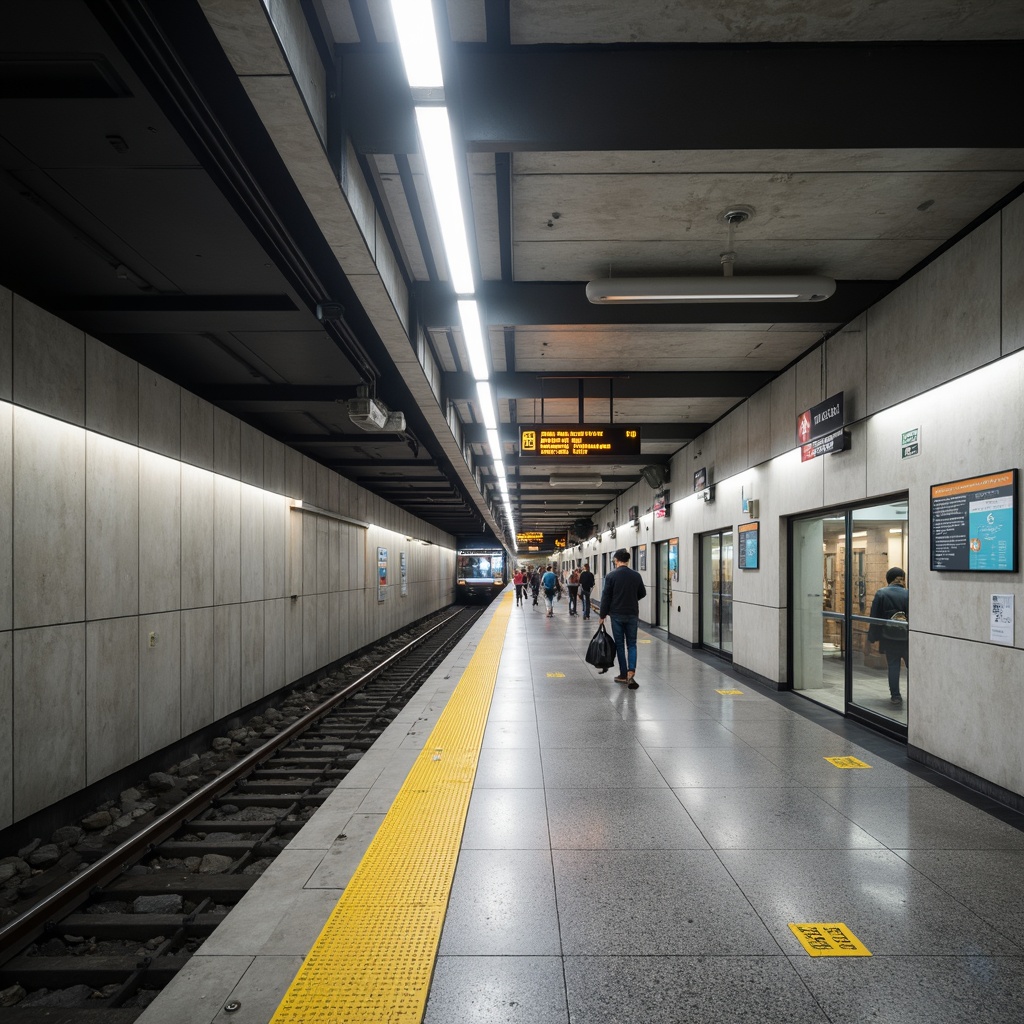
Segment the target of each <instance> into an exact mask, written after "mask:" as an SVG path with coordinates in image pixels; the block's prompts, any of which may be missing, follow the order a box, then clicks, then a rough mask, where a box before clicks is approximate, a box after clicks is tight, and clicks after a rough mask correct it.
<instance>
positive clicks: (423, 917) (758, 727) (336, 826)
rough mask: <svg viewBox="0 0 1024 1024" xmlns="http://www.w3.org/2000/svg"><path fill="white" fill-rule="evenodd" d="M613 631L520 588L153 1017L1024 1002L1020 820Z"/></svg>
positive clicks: (527, 1016)
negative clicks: (629, 657) (595, 649)
mask: <svg viewBox="0 0 1024 1024" xmlns="http://www.w3.org/2000/svg"><path fill="white" fill-rule="evenodd" d="M596 625H597V622H596V617H595V618H592V619H591V620H590V621H584V620H583V618H582V617H579V616H578V617H574V618H570V617H569V616H568V610H567V607H566V602H565V601H562V602H560V603H559V604H558V605H557V606H556V613H555V616H554V618H547V617H546V616H545V614H544V609H543V606H542V605H541V607H537V608H534V607H531V606H530V605H529V603H528V601H527V602H526V603H524V605H523V606H522V607H516V606H515V602H514V598H513V596H512V595H511V594H506V595H503V597H502V598H501V599H500V600H498V601H497V602H495V604H493V605H492V606H491V607H490V608H489V609H488V611H487V612H486V614H485V615H484V616H483V617H482V619H481V620H480V621H479V622H478V623H477V624H476V626H475V627H474V628H473V630H472V631H471V633H470V634H469V635H467V637H466V638H464V639H463V641H462V642H461V643H460V644H459V645H458V647H457V648H456V650H455V651H453V652H452V654H451V655H450V656H449V658H448V659H447V660H446V662H445V663H444V665H442V666H441V668H440V669H438V671H437V672H436V673H435V674H434V675H433V677H432V678H431V680H430V681H429V682H428V684H426V685H425V686H424V687H423V688H422V689H421V690H420V692H419V693H418V694H417V697H416V699H415V700H414V701H413V703H412V704H410V705H409V706H408V707H407V708H406V709H405V710H404V711H403V712H402V713H401V715H399V717H398V718H397V719H396V720H395V721H394V722H393V723H392V725H391V726H390V727H389V729H388V730H387V731H386V733H385V734H384V735H383V736H382V737H381V739H380V740H379V741H378V743H376V744H375V745H374V747H373V748H372V749H371V750H370V751H369V752H368V753H367V754H366V755H365V756H364V757H363V759H362V760H361V761H360V763H359V764H358V766H357V767H356V768H355V769H354V770H353V771H352V772H351V773H350V774H349V775H348V776H347V778H346V779H345V780H344V782H343V783H342V784H341V785H340V786H339V787H338V789H337V790H336V791H335V792H334V793H333V795H332V796H331V797H330V798H329V799H328V800H327V802H326V803H325V804H324V805H323V807H322V808H321V809H320V810H319V811H318V813H317V814H316V816H315V817H314V818H313V819H312V820H311V821H310V822H309V823H308V824H307V825H306V826H305V827H304V828H303V830H302V831H301V832H300V833H299V835H298V836H297V837H296V839H295V840H294V841H293V842H292V843H291V845H290V846H289V848H288V849H287V850H286V851H284V853H283V854H282V855H281V856H280V857H279V858H278V859H277V860H276V861H275V862H274V864H273V865H272V866H271V868H270V869H269V870H268V871H267V872H266V873H265V874H264V875H263V876H262V877H261V878H260V880H259V882H258V883H257V884H256V886H254V888H253V889H252V890H251V892H250V893H248V894H247V895H246V897H245V898H244V899H243V901H242V902H241V903H240V904H239V906H238V907H237V908H236V909H235V910H234V911H233V912H232V913H231V915H230V916H229V918H228V919H227V921H226V922H225V924H224V925H222V926H221V927H220V928H219V929H218V930H217V932H216V933H215V934H214V935H213V936H212V937H211V938H210V939H209V940H208V941H207V942H206V944H205V945H204V946H203V947H202V948H201V949H200V950H199V952H198V953H197V954H196V955H195V956H194V957H193V959H192V961H191V962H190V964H189V966H188V967H187V968H186V970H185V971H183V972H182V973H181V974H179V975H178V977H177V978H176V979H175V981H174V982H173V983H172V985H171V986H170V987H169V988H168V989H166V990H165V991H164V992H163V993H162V994H161V996H160V997H159V998H158V999H157V1000H156V1002H154V1003H153V1004H152V1005H151V1006H150V1007H149V1008H148V1009H147V1011H146V1012H145V1013H144V1014H143V1016H142V1017H141V1018H140V1020H141V1021H142V1022H143V1024H193V1022H195V1024H199V1022H202V1024H206V1022H210V1021H217V1022H226V1021H232V1022H245V1024H255V1022H260V1024H265V1022H267V1021H271V1020H274V1021H289V1022H292V1021H306V1022H326V1021H346V1022H347V1021H419V1020H420V1019H424V1020H426V1021H427V1022H428V1024H456V1022H459V1024H466V1022H499V1021H501V1022H513V1024H520V1022H522V1024H570V1022H571V1024H582V1022H586V1024H605V1022H608V1024H611V1022H616V1024H625V1022H630V1021H638V1022H639V1021H644V1022H656V1024H662V1022H684V1021H685V1022H687V1024H710V1022H715V1024H717V1022H722V1024H724V1022H730V1024H735V1022H739V1021H757V1022H759V1024H793V1022H796V1021H799V1022H801V1024H817V1022H822V1024H824V1022H829V1024H862V1022H865V1021H873V1022H878V1024H896V1022H903V1021H906V1022H910V1021H913V1022H915V1024H917V1022H921V1021H926V1022H929V1024H940V1022H941V1024H951V1022H960V1021H964V1022H967V1021H970V1022H972V1024H973V1022H974V1021H976V1020H978V1019H984V1020H986V1021H988V1022H994V1024H1010V1022H1019V1021H1021V1020H1024V938H1022V936H1024V819H1022V818H1021V816H1020V815H1017V814H1015V813H1014V812H1012V811H1009V810H1007V809H1005V808H1001V807H1000V806H998V805H994V804H990V803H988V802H987V801H986V800H985V799H984V798H982V797H979V796H976V795H975V794H972V793H971V792H969V791H968V790H965V789H962V788H959V787H958V786H956V785H955V784H953V783H950V782H948V781H947V780H945V779H943V778H942V777H941V776H938V775H936V774H934V773H932V772H931V771H929V770H928V769H926V768H924V767H922V766H920V765H918V764H915V763H914V762H912V761H910V760H908V759H907V757H906V754H905V750H904V748H903V747H902V746H901V745H900V744H898V743H896V742H895V741H890V740H888V739H886V738H883V737H880V736H878V735H876V734H874V733H871V732H870V731H868V730H866V729H864V728H862V727H860V726H858V725H856V724H854V723H849V722H846V721H844V720H843V719H841V718H840V717H838V716H836V715H834V714H833V713H832V712H830V711H827V710H825V709H823V708H821V707H819V706H817V705H815V704H813V703H811V702H809V701H807V700H805V699H803V698H801V697H799V696H797V695H795V694H789V693H782V694H775V693H770V692H768V691H766V690H763V689H761V688H760V687H758V686H756V685H755V684H752V683H750V682H747V681H745V680H743V679H742V677H740V676H738V675H736V674H735V673H733V672H732V670H731V668H730V667H729V666H728V665H727V664H725V663H722V662H718V661H715V660H713V659H710V658H708V657H705V656H703V655H701V654H695V653H692V652H689V651H686V650H682V649H679V648H677V647H675V646H674V645H671V644H669V643H667V642H666V641H665V640H664V639H661V638H659V636H658V635H657V634H654V633H648V632H644V631H641V633H640V643H639V660H638V666H637V680H638V681H639V683H640V687H639V689H637V690H628V689H627V688H626V687H625V686H624V685H622V684H617V683H615V682H614V681H613V677H614V675H615V671H614V670H612V671H610V672H608V673H607V674H605V675H599V674H598V673H597V672H596V671H595V670H594V669H592V668H591V667H590V666H588V665H587V664H586V663H585V662H584V661H583V652H584V650H585V648H586V645H587V642H588V641H589V639H590V636H591V635H592V633H593V631H594V629H595V628H596ZM474 735H476V739H474ZM830 758H833V759H835V761H831V760H828V759H830ZM435 797H436V799H435ZM440 805H443V806H440ZM463 825H464V827H463Z"/></svg>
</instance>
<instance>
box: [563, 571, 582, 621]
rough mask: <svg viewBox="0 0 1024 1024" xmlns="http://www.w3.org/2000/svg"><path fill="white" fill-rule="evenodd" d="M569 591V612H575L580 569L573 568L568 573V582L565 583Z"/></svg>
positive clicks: (572, 613)
mask: <svg viewBox="0 0 1024 1024" xmlns="http://www.w3.org/2000/svg"><path fill="white" fill-rule="evenodd" d="M566 587H567V588H568V591H569V614H570V615H575V614H576V595H577V594H579V592H580V571H579V569H573V571H572V572H571V573H570V575H569V582H568V583H566Z"/></svg>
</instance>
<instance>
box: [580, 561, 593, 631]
mask: <svg viewBox="0 0 1024 1024" xmlns="http://www.w3.org/2000/svg"><path fill="white" fill-rule="evenodd" d="M593 589H594V574H593V573H592V572H591V571H590V563H589V562H584V563H583V572H581V573H580V596H581V597H582V599H583V618H585V619H589V618H590V592H591V591H592V590H593Z"/></svg>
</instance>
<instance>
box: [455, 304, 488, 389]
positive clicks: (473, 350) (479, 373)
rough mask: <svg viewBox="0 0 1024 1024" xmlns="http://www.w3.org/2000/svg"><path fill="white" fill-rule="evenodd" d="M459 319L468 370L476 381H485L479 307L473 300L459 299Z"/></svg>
mask: <svg viewBox="0 0 1024 1024" xmlns="http://www.w3.org/2000/svg"><path fill="white" fill-rule="evenodd" d="M459 318H460V319H461V320H462V336H463V338H464V339H465V341H466V351H467V352H468V353H469V368H470V369H471V370H472V371H473V376H474V377H475V378H476V379H477V380H483V381H485V380H487V378H488V377H489V376H490V372H489V371H488V368H487V366H488V359H487V347H486V346H485V345H484V332H483V328H481V326H480V307H479V306H478V305H477V303H476V300H475V299H459Z"/></svg>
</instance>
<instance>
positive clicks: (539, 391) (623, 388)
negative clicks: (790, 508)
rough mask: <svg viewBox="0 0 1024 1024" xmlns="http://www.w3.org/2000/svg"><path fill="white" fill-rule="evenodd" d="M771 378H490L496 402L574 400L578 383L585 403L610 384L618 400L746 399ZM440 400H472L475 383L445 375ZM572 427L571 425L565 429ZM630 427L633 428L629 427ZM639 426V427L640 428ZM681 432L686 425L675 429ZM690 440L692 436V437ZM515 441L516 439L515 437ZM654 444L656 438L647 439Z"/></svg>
mask: <svg viewBox="0 0 1024 1024" xmlns="http://www.w3.org/2000/svg"><path fill="white" fill-rule="evenodd" d="M776 376H778V374H776V373H772V372H767V371H758V370H737V371H721V372H716V371H703V372H695V373H683V372H679V373H660V372H654V371H645V372H641V373H632V372H630V373H622V374H619V373H606V374H604V375H601V374H598V373H589V372H581V373H579V374H570V373H565V374H555V375H552V374H550V373H495V374H492V375H491V386H492V387H493V388H494V393H495V395H496V397H498V398H576V397H577V395H578V393H579V381H580V380H581V379H582V380H583V390H584V395H585V397H587V398H602V399H605V400H606V401H607V399H608V391H609V388H608V382H609V380H612V381H614V389H613V397H614V398H615V399H616V400H618V399H623V398H666V397H672V398H720V397H728V398H745V397H747V396H749V395H752V394H753V393H754V392H755V391H758V390H760V389H761V388H762V387H764V386H765V384H767V383H768V382H769V381H771V380H772V379H773V378H774V377H776ZM443 377H444V388H445V394H447V396H448V397H449V398H450V399H452V400H453V401H466V400H470V399H475V398H476V381H475V380H474V378H473V375H472V374H469V373H445V374H444V375H443ZM570 425H571V424H570ZM630 425H631V426H632V424H630ZM641 426H642V425H641ZM678 427H679V429H680V430H681V431H686V430H687V425H686V424H678ZM693 436H696V434H694V435H693ZM516 439H517V440H518V435H516ZM647 440H655V438H647Z"/></svg>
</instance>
